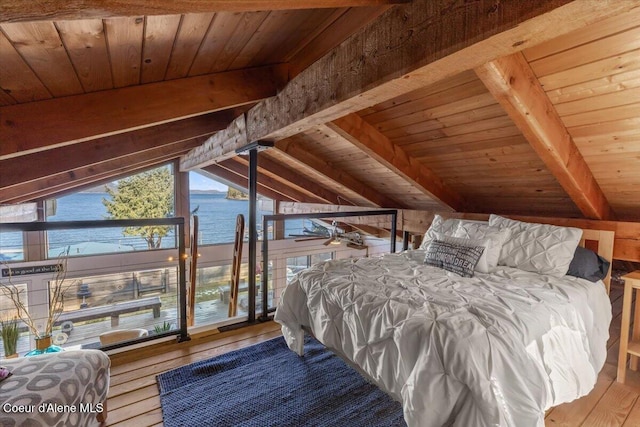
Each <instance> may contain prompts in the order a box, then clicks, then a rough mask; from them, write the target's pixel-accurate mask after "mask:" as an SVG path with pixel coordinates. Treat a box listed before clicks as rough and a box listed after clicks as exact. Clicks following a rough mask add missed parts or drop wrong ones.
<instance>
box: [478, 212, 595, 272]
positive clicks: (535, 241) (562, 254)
mask: <svg viewBox="0 0 640 427" xmlns="http://www.w3.org/2000/svg"><path fill="white" fill-rule="evenodd" d="M489 225H491V226H493V227H499V228H508V229H510V230H511V236H510V237H509V239H507V241H506V242H505V244H504V245H503V246H502V251H501V252H500V261H499V262H498V264H500V265H507V266H509V267H515V268H519V269H520V270H525V271H532V272H534V273H539V274H548V275H550V276H554V277H562V276H564V275H566V274H567V270H569V264H571V260H572V259H573V254H574V252H575V250H576V247H578V243H579V242H580V238H581V237H582V230H580V229H579V228H572V227H558V226H555V225H547V224H535V223H529V222H522V221H515V220H512V219H508V218H503V217H501V216H498V215H491V216H490V217H489Z"/></svg>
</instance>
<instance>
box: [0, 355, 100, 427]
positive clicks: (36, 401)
mask: <svg viewBox="0 0 640 427" xmlns="http://www.w3.org/2000/svg"><path fill="white" fill-rule="evenodd" d="M110 365H111V361H110V360H109V357H108V356H107V355H106V354H105V353H103V352H102V351H99V350H73V351H63V352H60V353H49V354H43V355H40V356H33V357H20V358H16V359H6V360H0V366H4V367H6V368H7V369H8V370H9V371H11V373H12V375H11V376H10V377H9V378H7V379H5V380H4V381H2V382H0V426H3V427H5V426H6V427H13V426H16V427H18V426H22V425H28V426H30V427H31V426H34V427H35V426H43V427H47V426H97V425H100V424H101V423H102V422H103V421H104V420H105V419H106V416H107V407H106V404H107V393H108V391H109V367H110Z"/></svg>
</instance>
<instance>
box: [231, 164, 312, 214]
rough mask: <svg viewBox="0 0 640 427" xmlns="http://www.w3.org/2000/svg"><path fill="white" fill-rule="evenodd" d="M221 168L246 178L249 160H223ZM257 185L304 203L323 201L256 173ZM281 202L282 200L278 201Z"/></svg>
mask: <svg viewBox="0 0 640 427" xmlns="http://www.w3.org/2000/svg"><path fill="white" fill-rule="evenodd" d="M258 162H259V161H258ZM223 167H224V168H226V169H228V170H230V171H232V172H235V173H236V174H238V175H242V176H245V177H246V176H247V175H248V173H249V159H246V158H244V157H242V156H236V157H234V158H232V159H228V160H225V162H224V164H223ZM258 183H259V184H260V185H261V186H263V187H266V188H269V189H271V190H273V191H275V192H277V193H280V194H282V195H285V196H287V198H289V199H292V200H295V201H298V202H305V203H323V200H322V199H320V198H319V197H316V196H314V195H310V194H308V193H305V192H302V191H299V190H297V189H296V188H293V187H292V186H291V185H289V184H288V183H284V182H281V181H278V180H276V179H273V178H272V177H270V176H267V175H265V174H261V173H260V172H259V171H258ZM279 200H282V199H279Z"/></svg>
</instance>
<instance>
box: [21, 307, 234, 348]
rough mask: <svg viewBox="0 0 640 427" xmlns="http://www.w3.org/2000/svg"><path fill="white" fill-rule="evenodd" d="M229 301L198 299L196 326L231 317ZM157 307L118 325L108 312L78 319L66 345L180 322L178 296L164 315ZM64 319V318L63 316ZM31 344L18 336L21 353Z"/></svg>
mask: <svg viewBox="0 0 640 427" xmlns="http://www.w3.org/2000/svg"><path fill="white" fill-rule="evenodd" d="M227 313H228V305H227V304H225V303H223V302H222V301H220V300H219V299H214V300H209V301H204V302H199V303H196V311H195V326H202V325H210V324H215V323H217V322H221V321H224V320H227V319H228V317H227ZM154 314H155V313H154V312H153V309H151V308H149V309H145V310H139V311H135V312H131V313H125V314H121V315H120V316H119V323H118V325H115V326H113V325H112V320H111V316H110V315H109V314H106V315H105V316H106V317H103V318H102V319H100V320H91V321H88V322H74V327H73V330H72V331H71V332H70V333H69V334H68V335H69V338H68V340H67V342H66V343H64V344H62V347H63V348H65V349H72V348H82V347H84V348H97V347H98V346H99V345H100V340H99V336H100V334H102V333H104V332H108V331H111V330H115V329H134V328H144V329H147V330H149V331H154V328H155V327H156V326H161V325H163V323H164V322H169V323H171V324H172V325H173V327H174V328H175V326H176V324H177V308H176V303H175V297H174V298H173V299H172V300H167V299H163V303H162V304H161V306H160V313H159V314H160V315H159V316H158V317H155V316H154ZM244 315H245V312H244V311H243V310H242V309H241V307H239V310H238V316H244ZM63 320H64V319H63ZM59 332H60V329H59V328H56V329H54V334H53V336H54V337H55V336H56V335H57V334H58V333H59ZM29 350H31V348H30V343H29V336H28V335H27V334H26V333H23V334H22V335H21V336H20V339H19V340H18V346H17V351H18V354H20V355H24V354H25V353H27V352H28V351H29Z"/></svg>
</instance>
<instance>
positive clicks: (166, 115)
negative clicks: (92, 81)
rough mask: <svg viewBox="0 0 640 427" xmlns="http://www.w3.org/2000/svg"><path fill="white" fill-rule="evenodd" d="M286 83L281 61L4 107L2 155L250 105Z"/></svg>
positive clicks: (0, 110)
mask: <svg viewBox="0 0 640 427" xmlns="http://www.w3.org/2000/svg"><path fill="white" fill-rule="evenodd" d="M285 81H286V67H285V66H281V65H278V66H269V67H260V68H253V69H246V70H238V71H229V72H224V73H216V74H209V75H205V76H198V77H189V78H185V79H176V80H168V81H163V82H158V83H150V84H146V85H141V86H131V87H126V88H120V89H113V90H107V91H100V92H92V93H87V94H83V95H75V96H67V97H62V98H56V99H49V100H45V101H37V102H30V103H25V104H17V105H8V106H4V107H0V117H2V120H1V121H0V134H1V135H2V144H0V159H6V158H10V157H15V156H18V155H22V154H27V153H33V152H37V151H39V150H43V149H49V148H53V147H59V146H63V145H68V144H72V143H76V142H82V141H87V140H91V139H95V138H99V137H104V136H108V135H113V134H117V133H122V132H127V131H131V130H135V129H140V128H144V127H148V126H153V125H157V124H161V123H166V122H170V121H174V120H180V119H184V118H187V117H193V116H196V115H200V114H206V113H209V112H214V111H220V110H225V109H229V108H232V107H236V106H239V105H244V104H252V103H255V102H257V101H259V100H261V99H264V98H266V97H268V96H272V95H273V94H275V93H276V91H277V90H278V88H280V87H282V85H283V84H284V82H285Z"/></svg>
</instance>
